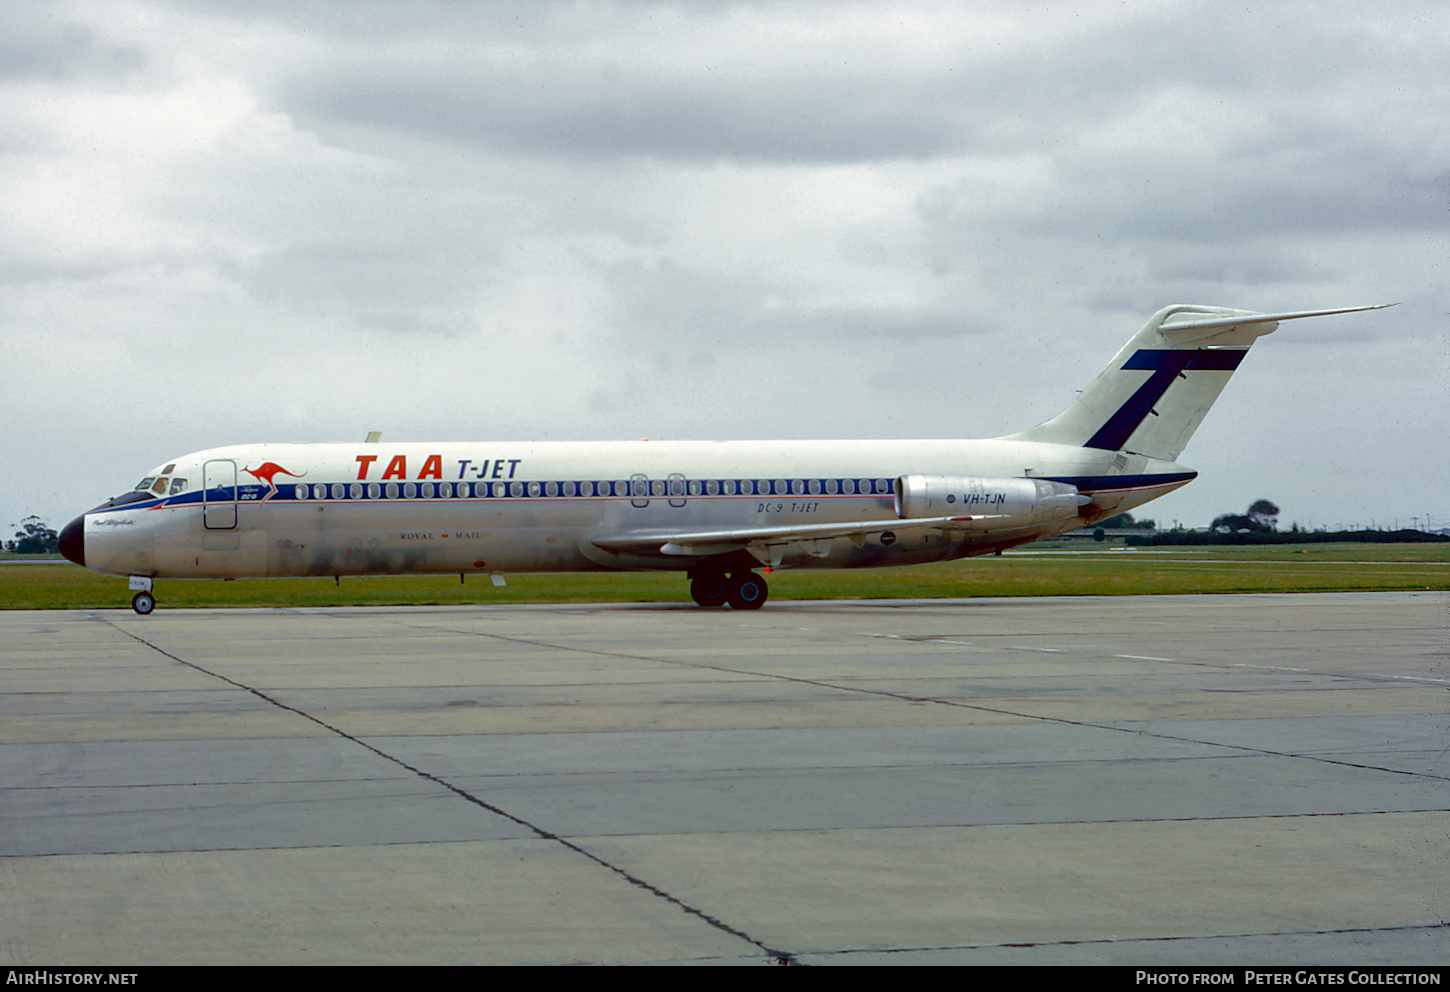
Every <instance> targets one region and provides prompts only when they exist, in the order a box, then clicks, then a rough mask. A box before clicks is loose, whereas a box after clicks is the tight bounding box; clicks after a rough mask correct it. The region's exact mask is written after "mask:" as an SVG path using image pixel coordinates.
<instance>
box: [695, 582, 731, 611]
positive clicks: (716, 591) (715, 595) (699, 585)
mask: <svg viewBox="0 0 1450 992" xmlns="http://www.w3.org/2000/svg"><path fill="white" fill-rule="evenodd" d="M729 597H730V584H729V582H727V581H726V579H725V576H723V575H701V576H697V577H696V578H695V579H694V580H692V581H691V582H690V598H691V599H693V600H694V601H695V602H696V604H698V605H700V606H704V607H706V608H709V607H713V606H724V605H725V601H726V600H727V599H728V598H729Z"/></svg>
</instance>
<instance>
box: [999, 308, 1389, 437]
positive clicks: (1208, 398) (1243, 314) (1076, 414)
mask: <svg viewBox="0 0 1450 992" xmlns="http://www.w3.org/2000/svg"><path fill="white" fill-rule="evenodd" d="M1388 305H1389V306H1393V305H1394V304H1388ZM1379 309H1382V308H1381V307H1350V308H1347V309H1343V310H1308V311H1302V312H1299V313H1272V314H1265V313H1254V312H1252V311H1249V310H1230V309H1228V308H1226V307H1202V306H1187V305H1183V304H1179V305H1176V306H1171V307H1164V308H1163V309H1162V310H1159V311H1158V312H1157V313H1155V314H1154V315H1153V316H1152V318H1151V319H1149V321H1148V323H1147V324H1145V325H1144V327H1143V329H1142V330H1141V331H1139V332H1138V333H1137V335H1135V336H1134V337H1133V339H1132V340H1131V341H1129V342H1128V343H1127V344H1126V345H1124V346H1123V349H1122V350H1121V351H1119V352H1118V354H1117V355H1116V356H1115V357H1114V358H1113V360H1112V361H1111V362H1109V363H1108V367H1107V368H1105V369H1103V370H1102V372H1100V373H1098V377H1097V378H1096V379H1094V380H1093V381H1092V383H1091V384H1090V385H1089V386H1088V387H1087V389H1084V390H1083V391H1082V394H1081V395H1079V396H1078V398H1077V399H1076V400H1074V401H1073V402H1072V404H1071V405H1070V406H1069V407H1068V408H1067V409H1066V410H1064V411H1062V412H1061V413H1059V414H1058V415H1057V416H1055V417H1053V418H1052V419H1051V420H1049V421H1047V422H1046V423H1042V424H1038V425H1037V426H1036V427H1033V428H1031V429H1030V430H1025V431H1022V432H1021V433H1020V434H1013V435H1011V436H1010V437H1008V438H1007V439H1006V440H1011V441H1042V442H1046V443H1049V444H1069V445H1073V446H1075V447H1084V448H1101V449H1103V450H1105V451H1131V452H1133V453H1135V454H1140V455H1148V456H1149V457H1151V458H1161V459H1163V460H1164V461H1170V462H1171V461H1177V460H1178V455H1179V454H1180V453H1181V452H1182V451H1183V448H1184V446H1185V445H1187V444H1188V439H1189V438H1191V437H1192V436H1193V432H1194V431H1196V430H1197V429H1198V425H1199V424H1200V423H1202V422H1203V416H1204V414H1206V413H1207V412H1208V408H1209V407H1210V406H1212V405H1213V401H1214V400H1216V399H1218V394H1219V393H1220V392H1222V391H1223V387H1224V386H1226V385H1228V380H1229V377H1230V376H1231V375H1233V373H1234V369H1236V368H1238V367H1239V363H1240V362H1241V361H1243V359H1244V356H1245V355H1246V354H1248V351H1249V347H1250V346H1251V345H1252V344H1253V343H1254V341H1256V340H1257V339H1259V338H1261V337H1263V336H1264V335H1265V334H1270V333H1272V332H1273V331H1274V330H1275V328H1277V327H1278V326H1279V321H1282V320H1294V319H1296V318H1299V317H1322V316H1326V315H1328V314H1336V313H1358V312H1360V311H1362V310H1379Z"/></svg>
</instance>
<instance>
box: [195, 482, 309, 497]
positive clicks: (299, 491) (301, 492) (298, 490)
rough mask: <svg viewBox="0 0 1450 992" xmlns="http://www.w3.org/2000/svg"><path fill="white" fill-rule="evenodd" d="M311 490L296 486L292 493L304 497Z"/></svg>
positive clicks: (294, 495)
mask: <svg viewBox="0 0 1450 992" xmlns="http://www.w3.org/2000/svg"><path fill="white" fill-rule="evenodd" d="M172 488H173V489H175V488H176V486H175V484H174V483H173V484H172ZM311 492H312V490H311V489H309V488H307V487H306V486H296V487H294V488H293V490H292V495H293V497H295V498H296V499H306V498H307V496H308V494H309V493H311Z"/></svg>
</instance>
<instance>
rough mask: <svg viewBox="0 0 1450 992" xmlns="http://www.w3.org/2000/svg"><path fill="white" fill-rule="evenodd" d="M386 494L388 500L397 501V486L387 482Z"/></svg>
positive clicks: (394, 483)
mask: <svg viewBox="0 0 1450 992" xmlns="http://www.w3.org/2000/svg"><path fill="white" fill-rule="evenodd" d="M387 493H388V499H397V498H398V484H397V483H396V482H389V483H388V488H387Z"/></svg>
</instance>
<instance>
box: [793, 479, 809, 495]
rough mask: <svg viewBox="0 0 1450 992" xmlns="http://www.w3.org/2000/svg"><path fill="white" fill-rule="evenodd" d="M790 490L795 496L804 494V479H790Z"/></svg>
mask: <svg viewBox="0 0 1450 992" xmlns="http://www.w3.org/2000/svg"><path fill="white" fill-rule="evenodd" d="M790 491H791V492H792V493H794V494H795V495H797V496H801V495H804V494H805V491H806V480H804V479H792V480H791V482H790Z"/></svg>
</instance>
